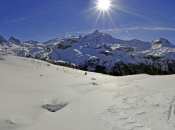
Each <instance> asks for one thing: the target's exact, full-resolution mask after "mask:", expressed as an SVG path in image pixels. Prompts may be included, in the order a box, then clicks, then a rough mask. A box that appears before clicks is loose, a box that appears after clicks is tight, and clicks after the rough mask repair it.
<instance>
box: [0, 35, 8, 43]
mask: <svg viewBox="0 0 175 130" xmlns="http://www.w3.org/2000/svg"><path fill="white" fill-rule="evenodd" d="M2 42H7V40H6V39H5V38H4V37H3V36H2V35H1V34H0V43H2Z"/></svg>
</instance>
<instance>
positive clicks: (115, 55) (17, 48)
mask: <svg viewBox="0 0 175 130" xmlns="http://www.w3.org/2000/svg"><path fill="white" fill-rule="evenodd" d="M1 41H2V42H1V44H0V45H1V53H3V54H4V53H5V54H11V55H17V56H23V57H32V58H37V59H42V60H49V61H50V62H53V63H58V62H57V61H60V60H62V61H65V62H66V64H69V65H71V64H75V66H77V67H78V68H80V69H84V70H89V71H96V72H101V73H106V74H112V75H128V74H139V73H147V74H174V73H175V45H173V44H171V43H170V42H169V41H168V40H167V39H164V38H160V39H157V40H153V41H152V42H143V41H140V40H136V39H134V40H130V41H124V40H119V39H116V38H113V37H111V36H110V35H108V34H104V33H102V32H99V31H94V32H93V33H92V34H89V35H86V36H84V37H82V36H79V37H75V36H70V37H62V38H55V39H52V40H50V41H47V42H45V43H38V42H36V41H27V42H19V40H17V39H15V38H14V37H11V38H10V39H9V40H8V41H5V40H4V39H3V37H2V36H1Z"/></svg>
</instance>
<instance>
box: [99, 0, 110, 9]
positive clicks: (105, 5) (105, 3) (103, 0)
mask: <svg viewBox="0 0 175 130" xmlns="http://www.w3.org/2000/svg"><path fill="white" fill-rule="evenodd" d="M110 6H111V2H110V0H98V2H97V7H98V9H101V10H103V11H104V10H108V9H109V8H110Z"/></svg>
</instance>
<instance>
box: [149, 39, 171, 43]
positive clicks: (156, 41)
mask: <svg viewBox="0 0 175 130" xmlns="http://www.w3.org/2000/svg"><path fill="white" fill-rule="evenodd" d="M152 43H153V44H171V43H170V42H169V41H168V40H167V39H165V38H159V39H156V40H154V41H152Z"/></svg>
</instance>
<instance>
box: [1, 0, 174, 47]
mask: <svg viewBox="0 0 175 130" xmlns="http://www.w3.org/2000/svg"><path fill="white" fill-rule="evenodd" d="M97 2H98V0H1V4H0V34H1V35H2V36H4V37H5V38H6V39H8V38H9V37H10V36H14V37H16V38H18V39H20V40H22V41H26V40H37V41H40V42H43V41H47V40H50V39H52V38H56V37H61V36H64V35H85V34H88V33H91V32H93V31H94V30H100V31H102V32H104V33H107V34H110V35H112V36H113V37H115V38H118V39H123V40H130V39H139V40H143V41H151V40H154V39H157V38H160V37H162V38H166V39H168V40H169V41H170V42H171V43H173V44H175V0H113V1H111V5H110V7H109V9H108V10H107V11H105V10H104V13H101V15H99V13H100V9H98V8H97Z"/></svg>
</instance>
